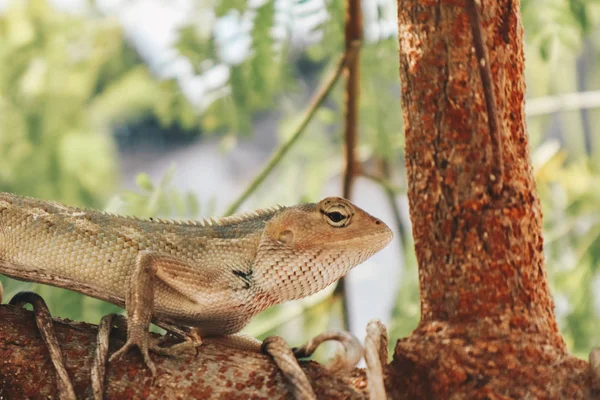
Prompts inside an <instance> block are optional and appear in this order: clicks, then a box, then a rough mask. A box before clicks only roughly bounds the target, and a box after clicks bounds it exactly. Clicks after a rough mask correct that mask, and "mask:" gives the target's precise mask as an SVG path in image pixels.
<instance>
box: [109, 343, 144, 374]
mask: <svg viewBox="0 0 600 400" xmlns="http://www.w3.org/2000/svg"><path fill="white" fill-rule="evenodd" d="M133 347H137V348H139V349H140V353H142V357H143V358H144V363H145V364H146V366H147V367H148V369H149V370H150V372H151V373H152V376H155V375H156V365H154V362H153V361H152V359H151V358H150V354H149V353H148V348H147V347H146V346H142V345H141V344H139V343H137V342H135V341H133V340H127V343H125V344H124V345H123V347H121V348H120V349H119V350H117V351H116V352H115V353H114V354H113V355H112V356H110V358H109V359H108V362H109V363H110V362H113V361H115V360H118V359H120V358H121V357H123V355H124V354H125V353H127V352H128V351H129V350H130V349H131V348H133ZM152 350H153V351H154V349H152Z"/></svg>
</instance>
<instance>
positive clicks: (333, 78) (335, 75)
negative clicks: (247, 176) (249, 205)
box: [224, 43, 358, 215]
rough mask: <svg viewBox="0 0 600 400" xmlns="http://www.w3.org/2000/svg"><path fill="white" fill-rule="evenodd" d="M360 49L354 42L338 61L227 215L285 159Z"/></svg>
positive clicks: (236, 208) (228, 209) (235, 209)
mask: <svg viewBox="0 0 600 400" xmlns="http://www.w3.org/2000/svg"><path fill="white" fill-rule="evenodd" d="M357 51H358V46H357V45H356V43H354V44H353V45H352V46H351V48H350V50H348V51H346V52H345V53H344V54H343V55H342V56H341V57H340V59H339V61H338V62H337V64H336V66H335V68H334V69H333V71H332V72H331V74H330V75H329V76H328V77H327V80H326V81H325V82H324V83H323V84H322V85H321V86H320V88H319V90H317V92H316V93H315V95H314V97H313V99H312V100H311V102H310V106H309V107H308V109H307V110H306V112H305V113H304V117H303V118H302V121H301V122H300V124H299V125H298V127H296V130H295V131H294V133H293V134H292V136H290V138H289V139H288V140H286V141H285V142H284V143H282V144H281V146H280V147H279V148H278V149H277V150H275V152H274V153H273V155H272V156H271V158H270V159H269V161H268V162H267V163H266V164H265V166H264V167H263V169H262V170H261V171H260V172H259V173H258V174H257V175H256V176H255V177H254V179H252V181H251V182H250V184H249V185H248V186H247V187H246V189H245V190H244V191H243V192H242V194H241V195H240V196H239V197H238V198H237V199H236V200H234V201H233V202H232V203H231V204H230V205H229V207H228V208H227V211H225V213H224V214H225V215H231V214H233V213H235V212H236V211H237V210H238V209H239V208H240V206H241V205H242V204H243V203H244V201H246V200H247V199H248V197H250V195H251V194H252V193H254V191H255V190H256V189H257V188H258V187H259V186H260V185H261V184H262V183H263V182H264V181H265V179H267V177H268V176H269V174H270V173H271V172H272V171H273V169H275V167H276V166H277V165H278V164H279V162H280V161H281V160H282V159H283V157H284V156H285V155H286V154H287V152H288V151H289V150H290V149H291V148H292V147H293V145H294V144H295V143H296V142H297V141H298V139H300V137H301V136H302V134H303V133H304V132H305V131H306V127H307V126H308V124H309V123H310V121H312V118H313V117H314V115H315V114H316V112H317V110H318V109H319V107H320V106H321V104H323V102H324V101H325V99H326V98H327V96H328V95H329V92H331V90H332V89H333V88H334V86H335V84H336V83H337V81H338V79H339V77H340V76H341V75H342V72H343V71H344V67H345V66H346V65H347V64H348V63H351V62H352V61H353V60H354V55H355V53H356V52H357Z"/></svg>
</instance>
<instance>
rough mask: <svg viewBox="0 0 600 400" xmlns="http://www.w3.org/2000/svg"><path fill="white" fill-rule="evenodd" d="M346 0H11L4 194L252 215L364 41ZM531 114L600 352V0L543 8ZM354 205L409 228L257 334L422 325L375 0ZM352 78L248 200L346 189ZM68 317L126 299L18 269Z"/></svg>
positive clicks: (548, 234) (2, 100)
mask: <svg viewBox="0 0 600 400" xmlns="http://www.w3.org/2000/svg"><path fill="white" fill-rule="evenodd" d="M344 9H345V2H344V1H342V0H274V1H264V0H251V1H239V0H96V1H93V0H0V191H6V192H13V193H18V194H22V195H28V196H34V197H38V198H43V199H50V200H56V201H60V202H64V203H67V204H70V205H75V206H81V207H93V208H98V209H106V210H109V211H113V212H118V213H123V214H127V215H136V216H140V217H146V216H157V215H158V216H161V217H169V218H184V219H190V218H200V217H202V216H217V215H222V214H224V213H226V212H228V211H232V207H230V205H231V204H233V203H234V201H235V200H236V199H239V196H240V195H241V194H242V192H244V191H245V190H246V189H247V188H248V187H249V185H251V182H252V180H253V179H254V177H255V176H256V175H257V174H258V173H259V172H260V171H261V170H262V168H263V167H264V166H265V164H266V163H267V160H268V159H269V158H270V157H271V154H272V153H273V152H275V151H278V150H279V149H280V148H281V146H285V145H286V144H290V142H289V141H290V140H291V138H293V135H294V134H295V133H297V132H296V131H297V129H298V126H299V125H300V122H301V120H302V118H303V116H304V114H305V112H306V110H307V109H308V108H309V105H310V102H311V98H312V97H313V96H314V93H315V92H317V91H318V90H319V88H320V87H322V85H323V82H324V81H325V80H326V79H327V76H329V75H330V74H331V73H332V71H334V70H335V65H336V63H337V62H338V60H339V59H340V57H341V55H342V53H343V49H344ZM521 11H522V16H523V25H524V27H525V48H526V63H527V64H526V68H527V69H526V75H527V105H526V112H527V116H528V117H527V123H528V132H529V136H530V144H531V147H532V161H533V164H534V168H535V177H536V180H537V183H538V189H539V194H540V196H541V199H542V203H543V209H544V228H545V252H546V260H547V269H548V275H549V279H550V283H551V289H552V293H553V295H554V299H555V303H556V313H557V317H558V321H559V325H560V328H561V330H562V333H563V335H564V337H565V339H566V341H567V343H568V346H569V348H570V349H571V351H572V352H574V353H575V354H576V355H578V356H580V357H582V358H587V354H588V352H589V350H590V349H591V347H592V346H594V345H595V346H598V345H600V329H598V327H600V324H599V322H600V321H599V315H600V295H599V293H600V274H599V268H600V26H599V25H600V1H598V0H523V1H522V3H521ZM362 13H363V24H364V41H363V45H362V50H361V59H360V63H361V66H360V71H361V72H360V74H361V75H360V85H361V95H360V109H359V111H360V113H359V122H358V123H359V125H358V129H359V142H358V145H357V157H358V159H359V161H360V163H361V165H362V170H363V173H362V175H361V176H359V177H357V178H356V182H355V185H354V189H353V191H352V200H353V201H354V202H356V203H357V204H358V205H359V206H361V207H362V208H365V209H366V210H367V211H369V212H371V213H373V214H374V215H376V216H377V217H380V218H381V219H383V220H384V221H386V222H388V224H389V225H390V226H392V227H393V229H394V230H395V232H396V240H395V241H394V242H392V244H391V245H390V246H388V248H386V249H385V250H384V251H382V252H381V253H379V254H378V255H376V256H375V257H373V258H372V259H371V260H369V261H368V262H366V263H365V264H363V265H361V266H359V267H357V268H355V269H354V270H353V271H351V274H350V275H349V277H348V279H347V280H346V282H345V293H344V294H343V295H344V296H345V298H346V300H347V302H348V307H347V308H348V314H347V316H346V317H344V315H343V309H344V307H343V306H342V305H341V302H340V301H338V300H337V299H338V298H339V297H336V296H332V291H333V288H330V289H328V290H326V291H324V292H323V293H320V294H317V295H315V296H313V297H311V298H309V299H305V300H302V301H297V302H292V303H290V304H285V305H282V306H278V307H274V308H272V309H270V310H267V311H265V312H264V313H263V314H261V315H259V316H258V317H257V318H256V319H255V320H254V321H253V322H252V323H251V325H250V326H248V327H247V328H246V329H245V330H244V331H245V332H246V333H249V334H251V335H254V336H258V337H259V338H264V337H265V336H268V335H272V334H280V335H284V337H285V338H286V340H288V342H289V343H291V344H292V345H297V344H300V343H301V342H303V341H305V340H306V339H308V338H309V337H312V336H314V335H315V334H317V333H319V332H322V331H324V330H326V329H334V328H340V327H343V321H344V319H347V320H348V321H349V324H350V329H351V330H352V332H353V333H355V334H356V335H357V336H358V337H359V338H361V339H362V338H364V336H365V327H366V323H367V322H368V321H369V320H370V319H371V318H381V319H382V320H383V321H384V322H386V324H388V327H389V329H390V335H391V339H392V340H390V346H393V345H394V344H395V340H396V339H397V338H399V337H402V336H406V335H408V334H409V333H410V332H411V330H412V329H414V327H415V326H416V324H417V322H418V320H419V296H418V285H417V268H416V261H415V257H414V251H413V248H412V242H411V238H410V232H411V230H410V221H409V219H408V210H407V201H406V196H405V190H406V183H405V181H404V175H405V174H404V159H403V134H402V118H401V110H400V101H399V99H400V83H399V73H398V50H397V47H398V40H397V37H396V36H397V26H396V2H395V1H394V0H366V1H363V2H362ZM343 100H344V85H343V79H341V80H340V82H339V83H338V84H337V85H335V86H334V87H333V89H332V90H331V92H330V93H329V94H328V96H327V98H326V100H325V102H324V104H323V105H322V106H321V107H319V108H318V109H317V110H316V113H315V114H314V116H313V118H312V119H311V121H310V123H309V125H308V127H307V129H306V130H305V131H303V132H302V136H301V137H298V138H297V139H298V140H295V139H294V141H293V142H291V144H292V146H291V147H290V150H289V152H288V153H286V154H285V156H284V157H282V159H281V161H280V162H279V163H278V164H277V165H276V166H275V168H274V169H273V171H272V172H271V173H270V174H269V175H268V177H267V179H266V181H265V182H264V183H263V184H261V185H259V186H258V187H256V188H253V189H252V192H251V194H250V196H249V198H248V199H247V200H246V201H244V202H243V204H242V206H241V208H240V209H239V210H247V209H254V208H259V207H266V206H270V205H274V204H278V203H279V204H284V205H291V204H295V203H298V202H304V201H309V202H314V201H318V200H320V199H321V198H322V197H324V196H327V195H341V194H342V178H343V173H344V152H343V149H344V135H343V127H342V121H343V113H344V102H343ZM0 281H2V283H3V284H4V287H5V292H6V294H5V296H6V298H7V299H9V298H10V297H11V296H12V295H13V294H15V293H16V292H18V291H21V290H33V291H36V292H37V293H39V294H41V295H42V296H43V297H44V298H45V299H46V301H47V302H48V304H49V306H50V310H51V312H52V313H53V315H55V316H60V317H68V318H71V319H74V320H85V321H88V322H92V323H98V322H99V320H100V317H101V316H102V315H104V314H106V313H108V312H120V311H121V310H120V309H119V308H117V307H114V306H111V305H109V304H106V303H103V302H100V301H98V300H95V299H90V298H86V297H83V296H80V295H78V294H76V293H71V292H67V291H64V290H59V289H55V288H49V287H44V286H41V285H35V284H29V283H23V282H17V281H12V280H9V279H7V278H4V277H0Z"/></svg>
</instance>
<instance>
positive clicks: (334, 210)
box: [321, 204, 352, 228]
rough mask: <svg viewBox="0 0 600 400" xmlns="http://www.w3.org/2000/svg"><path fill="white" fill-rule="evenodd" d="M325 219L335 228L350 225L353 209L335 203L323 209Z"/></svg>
mask: <svg viewBox="0 0 600 400" xmlns="http://www.w3.org/2000/svg"><path fill="white" fill-rule="evenodd" d="M321 214H323V216H324V217H325V221H327V223H328V224H329V225H331V226H332V227H334V228H343V227H345V226H348V225H350V220H351V219H352V218H351V217H352V213H351V211H350V210H349V209H348V208H347V207H345V206H344V205H343V204H335V205H332V206H330V207H326V208H325V209H322V210H321Z"/></svg>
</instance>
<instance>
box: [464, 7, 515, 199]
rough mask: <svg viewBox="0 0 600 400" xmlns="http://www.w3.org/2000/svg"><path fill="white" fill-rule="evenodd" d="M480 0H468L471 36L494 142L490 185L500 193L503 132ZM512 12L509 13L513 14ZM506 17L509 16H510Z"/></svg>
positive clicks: (490, 131) (492, 141) (496, 192)
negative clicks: (482, 22) (479, 5)
mask: <svg viewBox="0 0 600 400" xmlns="http://www.w3.org/2000/svg"><path fill="white" fill-rule="evenodd" d="M477 2H478V0H467V13H468V14H469V23H470V25H471V36H472V37H473V46H474V47H475V55H476V56H477V66H478V67H479V75H480V76H481V84H482V86H483V93H484V95H485V105H486V108H487V116H488V118H487V119H488V129H489V134H490V141H491V144H492V160H491V164H492V165H491V167H492V168H491V170H492V175H491V176H490V187H491V189H492V192H493V193H494V194H496V195H499V194H500V192H502V186H503V180H504V164H503V161H502V133H501V132H500V123H499V118H498V110H497V108H496V96H495V95H494V83H493V81H492V69H491V68H490V60H489V57H488V54H487V50H486V45H485V39H484V37H483V31H482V28H481V14H480V12H479V7H478V6H477ZM511 14H512V13H508V15H511ZM506 18H509V17H508V16H507V17H506Z"/></svg>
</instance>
